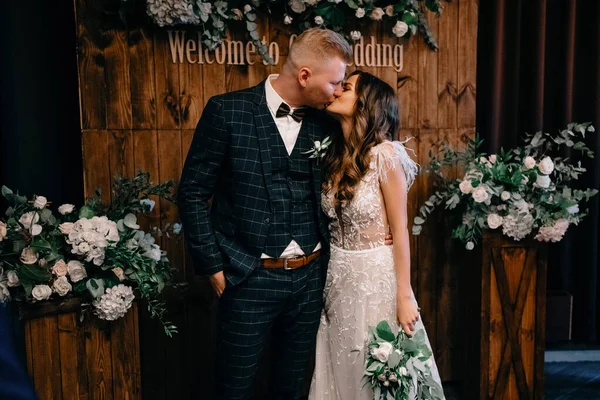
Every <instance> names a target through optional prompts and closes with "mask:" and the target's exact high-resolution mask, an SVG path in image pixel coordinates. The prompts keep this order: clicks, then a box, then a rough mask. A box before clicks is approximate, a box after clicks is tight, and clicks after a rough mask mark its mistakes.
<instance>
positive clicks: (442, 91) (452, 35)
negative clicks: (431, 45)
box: [437, 6, 459, 128]
mask: <svg viewBox="0 0 600 400" xmlns="http://www.w3.org/2000/svg"><path fill="white" fill-rule="evenodd" d="M458 17H459V15H458V7H457V6H450V7H445V8H444V13H443V17H441V18H440V19H439V32H438V36H437V37H438V44H439V51H438V82H437V85H438V89H437V97H438V125H437V126H438V128H456V126H457V124H456V118H457V105H456V99H457V96H458V88H457V85H458V70H459V68H458V42H459V38H458V29H456V27H457V26H458Z"/></svg>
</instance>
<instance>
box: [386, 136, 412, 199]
mask: <svg viewBox="0 0 600 400" xmlns="http://www.w3.org/2000/svg"><path fill="white" fill-rule="evenodd" d="M398 166H400V167H401V168H402V170H403V171H404V175H405V176H406V189H407V190H408V189H410V187H411V185H412V184H413V182H414V181H415V177H416V176H417V174H418V172H419V165H418V164H417V163H416V162H414V161H413V159H412V158H410V156H409V155H408V153H407V152H406V148H405V147H404V145H403V144H402V143H401V142H398V141H394V142H386V143H382V144H380V145H379V146H377V173H378V175H379V180H380V181H382V182H386V181H387V178H388V172H389V171H390V170H395V169H396V168H398Z"/></svg>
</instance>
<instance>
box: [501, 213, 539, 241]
mask: <svg viewBox="0 0 600 400" xmlns="http://www.w3.org/2000/svg"><path fill="white" fill-rule="evenodd" d="M533 223H534V219H533V215H531V214H530V213H529V212H522V211H519V210H518V209H516V208H512V209H511V212H510V214H509V215H507V216H505V217H504V218H503V219H502V233H503V234H505V235H506V236H509V237H511V238H513V239H515V240H521V239H523V238H524V237H526V236H527V235H529V234H530V233H531V231H532V229H533Z"/></svg>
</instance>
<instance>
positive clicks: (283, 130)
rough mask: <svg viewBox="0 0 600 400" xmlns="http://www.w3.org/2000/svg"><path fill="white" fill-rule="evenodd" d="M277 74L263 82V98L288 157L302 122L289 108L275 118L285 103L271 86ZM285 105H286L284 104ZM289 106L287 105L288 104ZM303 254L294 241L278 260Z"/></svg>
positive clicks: (318, 245)
mask: <svg viewBox="0 0 600 400" xmlns="http://www.w3.org/2000/svg"><path fill="white" fill-rule="evenodd" d="M277 76H278V75H277V74H272V75H269V77H268V78H267V81H266V82H265V96H266V98H267V106H268V107H269V111H271V116H273V120H274V121H275V125H277V130H278V131H279V134H280V135H281V139H283V143H284V144H285V149H286V150H287V153H288V155H290V154H292V151H293V150H294V146H295V145H296V140H298V134H299V133H300V128H301V127H302V122H296V121H294V119H293V118H292V116H291V113H292V112H293V111H294V110H295V109H296V108H292V107H291V106H290V110H291V111H290V114H289V115H287V116H285V117H280V118H276V117H275V115H276V113H277V109H278V108H279V106H280V105H281V103H286V102H285V101H284V100H283V99H282V98H281V96H280V95H279V93H277V92H276V91H275V89H274V88H273V85H271V79H274V78H276V77H277ZM286 104H287V103H286ZM288 105H289V104H288ZM320 195H321V194H320V193H317V196H320ZM320 248H321V243H317V246H316V247H315V249H314V250H313V252H315V251H317V250H319V249H320ZM303 255H304V252H303V251H302V248H300V245H298V243H296V241H295V240H292V241H291V242H290V244H289V245H288V246H287V247H286V249H285V250H284V251H283V253H281V255H279V258H293V257H299V256H303ZM260 258H262V259H264V258H273V257H271V256H269V255H267V254H264V253H263V254H262V255H261V257H260Z"/></svg>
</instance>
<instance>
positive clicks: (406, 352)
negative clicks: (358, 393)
mask: <svg viewBox="0 0 600 400" xmlns="http://www.w3.org/2000/svg"><path fill="white" fill-rule="evenodd" d="M368 349H369V351H368V353H367V358H366V360H365V373H364V377H363V381H364V382H365V385H369V386H370V387H371V388H372V389H373V400H408V399H409V394H410V392H411V389H412V390H413V391H414V393H415V394H416V398H418V399H420V400H443V399H444V393H443V391H442V388H441V387H440V385H439V384H438V383H437V382H436V381H435V380H434V379H433V377H432V376H431V365H432V363H433V362H432V360H431V357H432V354H431V350H430V349H429V347H428V346H427V344H426V342H425V333H424V331H423V330H419V331H417V332H415V334H414V335H413V336H408V335H407V334H406V333H405V332H404V330H402V328H400V331H399V332H398V334H394V333H393V332H392V330H391V329H390V326H389V324H388V323H387V322H386V321H382V322H380V323H379V324H378V325H377V327H369V343H368Z"/></svg>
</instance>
